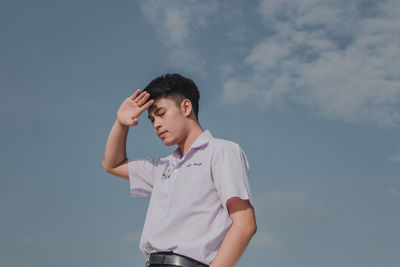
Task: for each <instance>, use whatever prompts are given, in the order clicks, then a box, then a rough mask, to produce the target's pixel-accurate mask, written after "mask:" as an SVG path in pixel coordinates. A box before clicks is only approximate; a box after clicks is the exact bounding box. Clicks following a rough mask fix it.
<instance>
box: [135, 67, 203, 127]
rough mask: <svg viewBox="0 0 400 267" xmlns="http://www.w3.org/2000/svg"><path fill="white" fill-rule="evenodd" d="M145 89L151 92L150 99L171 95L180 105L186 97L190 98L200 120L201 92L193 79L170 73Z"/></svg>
mask: <svg viewBox="0 0 400 267" xmlns="http://www.w3.org/2000/svg"><path fill="white" fill-rule="evenodd" d="M143 91H147V92H148V93H149V94H150V97H149V100H150V99H154V100H156V99H157V98H159V97H170V98H171V99H173V100H174V101H175V103H176V104H177V106H178V107H179V105H180V104H181V103H182V101H183V100H184V99H189V100H190V102H191V103H192V107H193V111H194V114H195V115H196V119H197V120H198V113H199V100H200V93H199V90H198V89H197V86H196V84H195V83H194V82H193V81H192V80H191V79H188V78H186V77H183V76H182V75H180V74H177V73H173V74H170V73H168V74H165V75H161V76H159V77H157V78H155V79H154V80H152V81H151V82H150V83H149V84H148V85H147V86H146V88H144V89H143Z"/></svg>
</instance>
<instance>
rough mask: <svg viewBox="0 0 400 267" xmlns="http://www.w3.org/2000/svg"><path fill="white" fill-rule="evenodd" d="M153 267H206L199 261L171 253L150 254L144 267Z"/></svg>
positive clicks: (206, 266)
mask: <svg viewBox="0 0 400 267" xmlns="http://www.w3.org/2000/svg"><path fill="white" fill-rule="evenodd" d="M153 265H161V266H164V265H174V266H180V267H208V265H205V264H203V263H201V262H199V261H196V260H194V259H191V258H189V257H186V256H182V255H178V254H175V253H173V252H158V253H152V254H150V258H149V260H148V261H147V263H146V266H153Z"/></svg>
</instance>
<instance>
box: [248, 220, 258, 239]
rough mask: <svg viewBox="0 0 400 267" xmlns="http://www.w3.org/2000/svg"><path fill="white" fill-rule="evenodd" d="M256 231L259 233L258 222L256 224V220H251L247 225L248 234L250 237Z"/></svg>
mask: <svg viewBox="0 0 400 267" xmlns="http://www.w3.org/2000/svg"><path fill="white" fill-rule="evenodd" d="M256 233H257V224H256V222H255V221H252V222H250V223H249V224H248V227H247V234H248V235H249V236H250V237H253V236H254V235H255V234H256Z"/></svg>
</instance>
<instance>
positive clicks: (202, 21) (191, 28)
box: [141, 0, 218, 74]
mask: <svg viewBox="0 0 400 267" xmlns="http://www.w3.org/2000/svg"><path fill="white" fill-rule="evenodd" d="M141 7H142V11H143V15H144V17H145V18H146V19H148V20H149V22H150V23H152V24H153V25H154V27H155V28H156V30H157V33H158V35H159V37H160V41H161V43H162V44H163V45H164V46H165V47H166V48H167V49H168V51H169V56H168V59H169V63H170V64H171V65H172V66H173V67H175V68H178V69H181V70H185V71H188V72H193V73H199V74H204V73H205V63H204V60H202V58H201V56H200V55H199V53H198V51H197V49H196V48H195V41H196V37H197V35H196V33H197V30H198V29H201V28H204V27H205V26H206V25H207V24H208V18H209V17H210V16H211V15H213V14H214V13H215V12H216V10H217V9H218V3H217V2H214V1H207V2H203V1H202V2H199V1H194V0H186V1H184V0H174V1H163V0H147V1H142V3H141Z"/></svg>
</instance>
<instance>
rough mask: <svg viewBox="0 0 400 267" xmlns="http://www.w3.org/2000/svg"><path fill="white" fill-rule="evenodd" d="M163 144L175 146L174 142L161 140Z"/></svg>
mask: <svg viewBox="0 0 400 267" xmlns="http://www.w3.org/2000/svg"><path fill="white" fill-rule="evenodd" d="M161 141H162V142H163V143H164V145H166V146H173V145H176V143H175V142H174V141H172V140H161Z"/></svg>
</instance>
